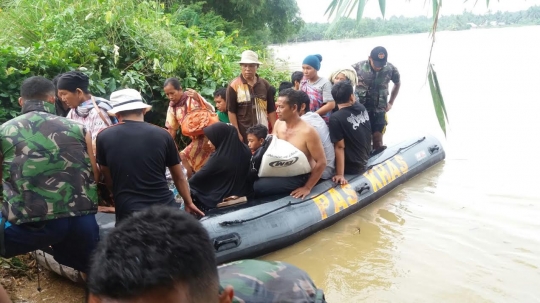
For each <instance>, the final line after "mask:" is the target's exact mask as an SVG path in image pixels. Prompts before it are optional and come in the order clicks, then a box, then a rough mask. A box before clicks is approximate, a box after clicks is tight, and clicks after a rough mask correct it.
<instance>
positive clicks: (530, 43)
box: [263, 26, 540, 302]
mask: <svg viewBox="0 0 540 303" xmlns="http://www.w3.org/2000/svg"><path fill="white" fill-rule="evenodd" d="M531 37H540V27H539V26H536V27H522V28H503V29H489V30H472V31H463V32H442V33H439V34H438V38H437V39H438V40H437V44H436V46H435V47H436V48H435V50H434V58H433V60H434V63H435V64H436V65H435V67H436V70H437V73H438V76H439V81H440V83H441V86H442V90H443V95H444V98H445V101H446V104H447V109H448V112H449V118H450V122H451V123H452V124H451V126H450V129H449V132H448V134H447V138H445V137H444V135H443V134H442V132H441V131H440V130H439V128H438V125H437V121H436V119H435V117H434V114H433V109H432V103H431V99H430V93H429V88H428V87H427V86H426V83H425V72H426V64H427V54H428V51H429V47H428V46H429V39H428V37H427V35H424V34H420V35H403V36H394V37H377V38H368V39H358V40H343V41H330V42H328V41H325V42H314V43H302V44H293V45H284V46H281V47H277V48H276V55H277V56H278V57H281V58H284V59H286V60H290V61H291V62H292V64H291V66H292V68H293V69H297V68H298V66H300V64H299V62H301V60H302V59H303V58H304V57H305V56H306V55H308V54H312V53H319V54H322V55H323V62H322V68H321V75H323V76H326V75H327V74H329V73H330V72H331V71H332V70H333V69H334V68H337V67H340V66H343V65H350V64H352V63H355V62H357V61H360V60H362V59H364V57H367V55H368V54H369V50H371V48H373V47H374V46H376V45H384V46H385V47H387V49H388V51H389V61H390V62H392V63H393V64H394V65H396V66H397V67H398V69H399V70H400V73H401V76H402V83H403V85H402V87H401V91H400V93H399V96H398V98H397V100H396V104H395V106H394V107H393V109H392V111H391V112H389V114H388V116H389V121H390V122H389V125H388V128H387V134H386V135H385V143H387V144H392V143H397V142H399V141H401V140H403V139H404V138H407V137H409V136H412V135H416V134H419V133H432V134H435V135H436V136H437V137H439V138H440V139H441V141H442V142H443V145H444V147H445V149H446V151H447V159H446V160H445V161H444V162H443V163H441V164H438V165H436V166H435V167H433V168H431V169H429V170H428V171H426V172H424V173H422V174H420V175H419V176H417V177H416V178H414V179H412V180H410V181H408V182H407V183H405V184H404V185H402V186H399V187H398V188H396V189H395V190H394V191H392V192H391V193H389V194H387V195H386V196H384V197H382V198H381V199H379V200H378V201H376V202H374V203H372V204H371V205H369V206H367V207H366V208H364V209H362V210H360V211H358V212H357V213H355V214H352V215H350V216H349V217H347V218H345V219H343V220H342V221H341V222H339V223H337V224H335V225H333V226H331V227H329V228H327V229H325V230H323V231H320V232H318V233H317V234H315V235H313V236H311V237H309V238H308V239H306V240H304V241H302V242H300V243H297V244H296V245H294V246H291V247H288V248H286V249H283V250H280V251H278V252H275V253H273V254H269V255H267V256H264V257H263V259H268V260H282V261H286V262H290V263H292V264H295V265H297V266H299V267H301V268H303V269H305V270H306V271H308V272H309V274H310V275H311V277H312V278H313V279H314V280H315V282H316V283H317V285H318V286H319V287H321V288H323V289H324V290H325V293H326V295H327V298H328V299H329V301H330V302H360V301H362V302H433V301H437V302H540V288H539V287H538V281H540V270H539V267H540V259H539V258H538V255H539V254H540V232H539V231H540V220H539V219H538V218H540V203H539V202H540V193H539V191H538V185H537V183H538V181H539V178H538V173H539V172H540V162H539V161H538V160H537V155H536V154H537V151H538V147H539V144H538V139H537V138H539V137H540V125H539V123H538V122H537V119H536V117H537V116H538V113H540V102H538V101H540V98H539V97H538V93H537V92H536V91H537V89H536V87H537V86H538V84H537V82H538V79H539V77H538V73H539V71H540V57H539V56H538V54H540V46H538V45H537V41H536V40H537V39H532V38H531ZM516 53H520V54H521V53H523V54H527V55H526V58H525V59H524V61H522V62H521V63H518V62H516V61H512V60H511V59H512V58H516ZM518 57H519V56H518Z"/></svg>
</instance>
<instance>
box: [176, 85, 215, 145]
mask: <svg viewBox="0 0 540 303" xmlns="http://www.w3.org/2000/svg"><path fill="white" fill-rule="evenodd" d="M197 95H198V96H199V100H200V104H201V108H198V109H192V108H191V102H192V101H193V98H189V99H188V101H187V108H186V115H185V116H184V119H183V120H182V123H181V125H180V127H181V128H182V134H183V135H184V136H188V137H197V136H200V135H204V132H203V129H204V128H205V127H207V126H210V125H212V124H214V123H217V122H219V117H218V115H217V114H216V113H215V112H213V111H212V110H211V108H210V107H209V106H208V105H207V104H206V102H204V101H203V97H202V96H201V95H200V94H197Z"/></svg>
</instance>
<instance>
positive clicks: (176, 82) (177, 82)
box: [163, 78, 182, 90]
mask: <svg viewBox="0 0 540 303" xmlns="http://www.w3.org/2000/svg"><path fill="white" fill-rule="evenodd" d="M169 84H170V85H172V86H173V87H174V89H176V90H181V89H182V84H180V80H178V78H167V80H165V82H164V83H163V87H165V86H167V85H169Z"/></svg>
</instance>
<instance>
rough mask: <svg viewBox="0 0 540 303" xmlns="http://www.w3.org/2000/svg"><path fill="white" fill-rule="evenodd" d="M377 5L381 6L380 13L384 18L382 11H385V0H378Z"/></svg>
mask: <svg viewBox="0 0 540 303" xmlns="http://www.w3.org/2000/svg"><path fill="white" fill-rule="evenodd" d="M379 7H380V8H381V14H382V16H383V19H384V13H385V11H386V0H379Z"/></svg>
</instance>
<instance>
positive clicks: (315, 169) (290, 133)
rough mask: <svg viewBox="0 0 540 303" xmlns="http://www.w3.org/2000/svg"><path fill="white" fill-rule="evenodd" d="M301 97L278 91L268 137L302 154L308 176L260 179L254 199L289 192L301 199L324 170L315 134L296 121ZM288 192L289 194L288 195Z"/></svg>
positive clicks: (303, 123) (293, 93)
mask: <svg viewBox="0 0 540 303" xmlns="http://www.w3.org/2000/svg"><path fill="white" fill-rule="evenodd" d="M301 107H302V95H301V92H300V91H296V90H294V89H292V88H289V89H285V90H282V91H281V92H279V97H278V99H277V102H276V112H277V114H278V118H279V120H278V121H276V124H275V125H274V129H273V132H272V134H273V135H274V136H276V137H277V138H279V139H282V140H285V141H288V142H289V143H291V144H292V145H294V146H295V147H296V148H298V149H299V150H300V151H302V152H303V153H304V154H305V155H306V157H307V159H308V161H309V162H310V163H311V173H310V174H305V175H299V176H294V177H263V178H259V179H258V180H257V181H256V182H255V184H254V189H255V193H256V194H257V195H258V196H266V195H272V194H282V193H289V192H290V194H291V196H293V197H295V198H300V199H303V198H305V197H306V196H307V195H309V193H310V192H311V189H312V188H313V187H314V186H315V185H316V184H317V182H318V181H319V179H321V176H322V174H323V172H324V169H325V167H326V156H325V154H324V149H323V146H322V143H321V139H320V138H319V135H318V134H317V131H316V130H315V129H314V128H313V127H312V126H311V125H309V124H308V123H307V122H305V121H304V120H302V119H301V118H300V109H301ZM291 191H292V192H291Z"/></svg>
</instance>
